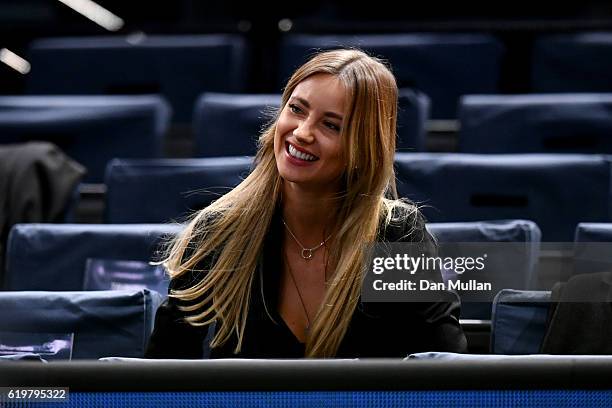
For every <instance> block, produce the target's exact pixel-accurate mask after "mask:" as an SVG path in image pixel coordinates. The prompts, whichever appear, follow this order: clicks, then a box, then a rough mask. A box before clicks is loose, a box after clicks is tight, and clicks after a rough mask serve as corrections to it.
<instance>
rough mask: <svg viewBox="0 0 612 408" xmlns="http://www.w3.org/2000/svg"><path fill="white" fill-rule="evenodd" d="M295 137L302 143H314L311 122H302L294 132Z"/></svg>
mask: <svg viewBox="0 0 612 408" xmlns="http://www.w3.org/2000/svg"><path fill="white" fill-rule="evenodd" d="M293 136H294V137H295V138H296V139H297V140H298V141H300V142H302V143H305V144H310V143H312V142H314V134H313V129H312V125H311V124H310V121H308V120H303V121H300V123H299V125H298V127H296V128H295V129H294V130H293Z"/></svg>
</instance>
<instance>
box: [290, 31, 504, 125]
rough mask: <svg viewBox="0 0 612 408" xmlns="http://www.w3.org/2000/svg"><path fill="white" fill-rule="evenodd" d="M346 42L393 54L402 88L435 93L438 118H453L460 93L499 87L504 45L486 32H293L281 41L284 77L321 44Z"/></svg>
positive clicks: (332, 45)
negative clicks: (327, 33)
mask: <svg viewBox="0 0 612 408" xmlns="http://www.w3.org/2000/svg"><path fill="white" fill-rule="evenodd" d="M347 46H348V47H359V48H362V49H364V50H366V51H368V52H370V53H371V54H373V55H375V56H379V57H382V58H384V59H386V60H388V61H389V62H390V64H391V66H392V68H393V73H394V74H395V77H396V78H397V81H398V85H399V87H400V88H406V87H410V88H415V89H418V90H419V91H421V92H423V93H425V94H426V95H428V96H429V97H430V98H431V100H432V117H433V118H435V119H450V118H454V117H455V116H456V111H457V100H458V98H459V96H461V95H464V94H474V93H485V94H486V93H498V92H499V88H498V81H499V72H500V64H501V59H502V55H503V52H504V51H503V47H502V45H501V43H500V42H499V41H498V40H496V39H495V38H494V37H491V36H489V35H485V34H448V33H440V34H384V35H382V34H376V35H359V36H350V35H306V34H299V35H288V36H286V37H285V38H284V39H283V41H282V43H281V50H280V58H281V60H280V78H279V82H280V83H284V82H285V81H286V80H287V79H288V78H289V76H290V75H291V73H292V72H293V70H295V69H296V68H297V67H299V66H300V65H301V64H302V63H303V62H304V61H306V59H307V58H308V57H309V56H311V55H312V54H314V52H315V51H316V50H320V49H332V48H339V47H347Z"/></svg>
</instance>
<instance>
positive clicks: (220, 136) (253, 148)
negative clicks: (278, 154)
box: [193, 93, 281, 157]
mask: <svg viewBox="0 0 612 408" xmlns="http://www.w3.org/2000/svg"><path fill="white" fill-rule="evenodd" d="M280 99H281V96H280V95H266V94H262V95H245V94H242V95H232V94H220V93H205V94H203V95H201V96H200V98H199V99H198V101H197V103H196V108H195V112H194V115H193V117H194V134H195V155H196V156H198V157H215V156H242V155H244V156H254V155H255V153H256V152H257V137H258V136H259V134H260V133H261V131H262V129H263V128H264V126H265V125H266V123H267V122H268V121H269V120H270V119H271V118H272V117H273V116H272V115H273V114H274V112H275V111H276V110H278V107H279V106H280Z"/></svg>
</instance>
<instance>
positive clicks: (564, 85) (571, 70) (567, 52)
mask: <svg viewBox="0 0 612 408" xmlns="http://www.w3.org/2000/svg"><path fill="white" fill-rule="evenodd" d="M532 82H533V86H532V88H533V91H534V92H612V33H609V32H608V33H604V32H600V33H588V32H584V33H572V34H558V35H549V36H543V37H541V38H539V39H538V40H537V41H536V42H535V45H534V51H533V65H532Z"/></svg>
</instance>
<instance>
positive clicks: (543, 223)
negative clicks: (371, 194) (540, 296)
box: [395, 153, 610, 242]
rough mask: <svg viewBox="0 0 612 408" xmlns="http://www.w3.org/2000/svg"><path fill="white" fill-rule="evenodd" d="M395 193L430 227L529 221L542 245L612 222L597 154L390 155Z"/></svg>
mask: <svg viewBox="0 0 612 408" xmlns="http://www.w3.org/2000/svg"><path fill="white" fill-rule="evenodd" d="M395 164H396V169H397V179H398V192H399V194H400V196H402V197H407V198H409V199H411V200H413V201H416V202H417V203H420V204H422V205H423V212H424V214H425V216H426V217H427V218H428V220H429V221H431V222H448V221H480V220H491V219H528V220H531V221H534V222H536V223H537V225H538V226H539V227H540V228H541V229H542V239H543V240H544V241H557V242H571V241H572V240H573V238H574V230H575V228H576V225H577V224H578V223H579V222H583V221H585V222H601V221H608V220H610V206H609V201H610V163H609V162H608V161H607V160H606V158H605V157H604V156H596V155H553V154H548V155H533V154H524V155H474V154H458V153H456V154H444V153H398V154H396V160H395Z"/></svg>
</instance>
